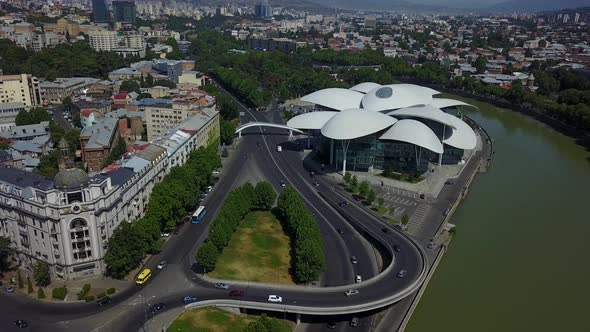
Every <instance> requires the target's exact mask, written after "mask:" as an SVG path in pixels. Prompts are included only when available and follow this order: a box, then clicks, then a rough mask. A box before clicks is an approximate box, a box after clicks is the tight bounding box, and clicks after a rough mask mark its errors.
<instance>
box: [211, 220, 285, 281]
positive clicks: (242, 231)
mask: <svg viewBox="0 0 590 332" xmlns="http://www.w3.org/2000/svg"><path fill="white" fill-rule="evenodd" d="M290 250H291V247H290V244H289V237H288V236H287V235H286V234H285V232H283V228H282V226H281V224H280V222H279V221H278V220H277V219H276V218H275V217H274V215H273V214H272V213H270V212H268V211H257V212H251V213H249V214H247V215H246V216H245V217H244V220H242V222H241V223H240V226H239V227H238V229H237V230H236V232H235V233H234V234H233V236H232V238H231V240H230V242H229V245H228V246H227V247H226V248H225V249H224V250H223V253H222V254H221V256H220V257H219V260H218V261H217V265H215V270H214V271H213V272H211V273H209V276H210V277H212V278H218V279H230V280H231V279H233V280H247V281H258V282H272V283H277V284H288V285H294V284H295V282H294V281H293V278H292V276H291V273H290V270H291V255H290Z"/></svg>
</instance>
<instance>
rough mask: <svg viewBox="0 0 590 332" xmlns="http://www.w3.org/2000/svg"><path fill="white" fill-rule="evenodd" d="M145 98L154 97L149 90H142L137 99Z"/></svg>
mask: <svg viewBox="0 0 590 332" xmlns="http://www.w3.org/2000/svg"><path fill="white" fill-rule="evenodd" d="M144 98H152V95H151V94H149V93H147V92H142V93H140V94H139V96H137V100H142V99H144Z"/></svg>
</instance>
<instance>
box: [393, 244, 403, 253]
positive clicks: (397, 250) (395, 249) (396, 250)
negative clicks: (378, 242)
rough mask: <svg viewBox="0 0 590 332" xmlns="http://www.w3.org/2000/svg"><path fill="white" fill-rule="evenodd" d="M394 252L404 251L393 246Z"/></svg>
mask: <svg viewBox="0 0 590 332" xmlns="http://www.w3.org/2000/svg"><path fill="white" fill-rule="evenodd" d="M393 251H395V252H400V251H402V248H400V247H399V246H398V245H395V246H393Z"/></svg>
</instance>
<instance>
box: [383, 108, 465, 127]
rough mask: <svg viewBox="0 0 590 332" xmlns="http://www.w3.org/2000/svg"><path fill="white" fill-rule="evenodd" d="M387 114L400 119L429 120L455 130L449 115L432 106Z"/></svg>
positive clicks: (402, 109) (399, 110) (405, 109)
mask: <svg viewBox="0 0 590 332" xmlns="http://www.w3.org/2000/svg"><path fill="white" fill-rule="evenodd" d="M387 114H388V115H391V116H399V117H412V118H420V119H428V120H432V121H436V122H438V123H442V124H444V125H446V126H450V127H453V128H455V127H454V126H453V124H452V123H451V121H449V119H448V114H447V113H445V112H443V111H441V110H440V109H439V108H436V107H434V106H432V105H416V106H410V107H404V108H400V109H398V110H395V111H391V112H389V113H387Z"/></svg>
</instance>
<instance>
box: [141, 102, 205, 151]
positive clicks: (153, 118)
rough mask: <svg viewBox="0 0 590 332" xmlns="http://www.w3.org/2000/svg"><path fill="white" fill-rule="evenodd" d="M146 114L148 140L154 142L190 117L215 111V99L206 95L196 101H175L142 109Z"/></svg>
mask: <svg viewBox="0 0 590 332" xmlns="http://www.w3.org/2000/svg"><path fill="white" fill-rule="evenodd" d="M140 109H142V110H143V111H144V112H145V121H146V127H147V137H148V140H154V139H156V138H158V137H161V136H162V135H164V134H166V133H167V132H168V130H169V129H171V128H174V127H176V126H178V125H179V124H180V123H181V122H183V121H185V120H186V119H188V118H189V117H192V116H194V115H197V114H198V113H200V112H205V113H207V112H213V111H215V99H214V98H213V97H211V96H208V95H204V96H202V97H201V98H199V99H196V100H174V101H170V102H165V99H164V100H160V102H159V103H155V104H151V105H148V106H144V107H140Z"/></svg>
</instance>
